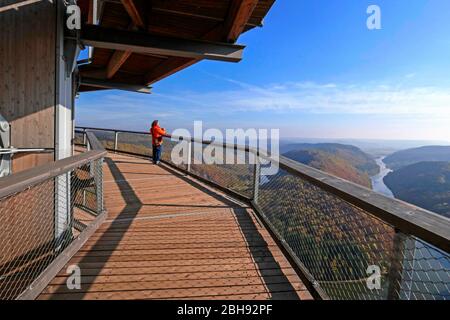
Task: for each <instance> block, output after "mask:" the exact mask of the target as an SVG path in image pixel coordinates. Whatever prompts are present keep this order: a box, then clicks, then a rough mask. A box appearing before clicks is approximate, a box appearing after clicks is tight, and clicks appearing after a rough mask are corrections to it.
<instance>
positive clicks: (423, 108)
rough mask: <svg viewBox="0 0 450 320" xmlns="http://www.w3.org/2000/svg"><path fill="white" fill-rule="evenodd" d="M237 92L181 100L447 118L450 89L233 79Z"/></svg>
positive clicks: (222, 106) (225, 106)
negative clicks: (268, 83) (263, 82)
mask: <svg viewBox="0 0 450 320" xmlns="http://www.w3.org/2000/svg"><path fill="white" fill-rule="evenodd" d="M227 81H230V82H231V81H232V82H233V83H234V84H236V85H237V86H238V88H237V89H231V90H221V91H212V92H206V93H200V92H199V93H195V92H189V93H185V94H184V95H183V98H182V99H179V100H183V99H185V100H186V101H189V102H190V103H192V102H194V104H198V105H202V106H205V105H207V106H208V107H209V108H210V109H211V110H210V111H214V110H228V111H229V112H236V111H271V110H272V111H285V112H289V111H301V112H305V113H317V114H320V113H328V114H330V113H332V114H380V115H391V114H397V115H411V114H415V115H433V116H441V115H450V88H438V87H402V86H395V87H392V86H389V85H384V84H377V85H371V86H361V85H342V84H335V83H326V84H318V83H314V82H299V83H293V82H290V83H284V84H276V85H273V86H266V87H262V86H255V85H250V84H246V83H242V82H238V81H234V80H227Z"/></svg>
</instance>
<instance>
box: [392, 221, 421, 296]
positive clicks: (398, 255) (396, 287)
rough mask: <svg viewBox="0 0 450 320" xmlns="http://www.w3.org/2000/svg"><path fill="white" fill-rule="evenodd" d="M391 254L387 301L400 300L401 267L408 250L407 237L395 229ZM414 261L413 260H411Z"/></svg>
mask: <svg viewBox="0 0 450 320" xmlns="http://www.w3.org/2000/svg"><path fill="white" fill-rule="evenodd" d="M392 241H393V246H392V253H391V258H390V266H389V274H388V281H389V286H388V292H387V299H388V300H400V298H401V297H400V294H401V289H402V282H403V280H404V279H403V265H404V263H405V261H404V260H405V253H406V251H407V250H408V248H407V244H406V242H407V241H408V239H407V236H406V235H405V234H403V233H402V232H401V231H400V230H398V229H395V234H394V238H393V240H392ZM413 259H414V258H413Z"/></svg>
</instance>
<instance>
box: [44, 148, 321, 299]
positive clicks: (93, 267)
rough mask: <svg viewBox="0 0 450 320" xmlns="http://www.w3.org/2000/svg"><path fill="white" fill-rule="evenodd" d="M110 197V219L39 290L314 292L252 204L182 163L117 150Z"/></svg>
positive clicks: (207, 294)
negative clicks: (75, 271) (76, 274)
mask: <svg viewBox="0 0 450 320" xmlns="http://www.w3.org/2000/svg"><path fill="white" fill-rule="evenodd" d="M104 202H105V207H106V208H107V211H108V217H107V218H106V220H105V222H104V223H103V224H102V225H101V226H100V227H99V229H98V230H97V231H96V232H95V233H94V234H93V235H92V236H91V237H90V238H89V240H88V241H87V242H86V244H85V245H84V246H83V247H82V248H81V249H80V250H79V251H78V252H77V253H76V254H75V255H74V256H73V257H72V259H71V260H70V261H69V263H67V265H66V266H65V267H64V268H63V269H62V270H61V272H60V273H59V274H58V275H57V276H56V277H55V278H54V279H53V280H52V281H51V282H50V284H49V285H48V286H47V287H46V288H45V290H44V291H43V292H42V293H41V295H40V296H39V299H248V300H253V299H311V298H312V297H311V295H310V294H309V292H308V291H307V289H306V288H305V286H304V285H303V283H302V281H301V280H300V279H299V277H298V276H297V275H296V273H295V271H294V270H293V269H292V267H291V265H290V263H289V262H288V261H287V259H286V258H285V257H284V255H283V253H282V252H281V251H280V249H279V248H278V246H277V245H276V244H275V242H274V240H273V239H272V238H271V236H270V235H269V233H268V232H267V230H266V229H265V228H264V227H263V226H262V225H261V223H260V222H259V221H258V219H257V218H256V216H255V214H254V212H253V210H252V209H251V208H250V207H249V206H248V205H246V204H245V203H242V202H240V201H239V200H236V199H234V198H233V197H230V196H228V195H226V194H224V193H222V192H220V191H218V190H215V189H214V188H211V187H209V186H207V185H205V184H203V183H201V182H198V181H196V180H195V179H193V178H191V177H188V176H186V175H185V174H183V173H182V172H179V171H177V170H174V169H171V168H169V167H168V166H166V165H160V166H156V165H154V164H152V163H151V161H150V160H149V159H145V158H142V157H141V158H138V157H130V156H124V155H117V154H113V153H109V154H108V156H107V158H106V159H105V164H104ZM69 265H78V266H79V267H80V269H81V275H82V277H81V279H82V283H81V289H79V290H70V289H68V288H67V286H66V281H67V278H68V277H69V276H70V275H68V274H66V269H67V267H68V266H69Z"/></svg>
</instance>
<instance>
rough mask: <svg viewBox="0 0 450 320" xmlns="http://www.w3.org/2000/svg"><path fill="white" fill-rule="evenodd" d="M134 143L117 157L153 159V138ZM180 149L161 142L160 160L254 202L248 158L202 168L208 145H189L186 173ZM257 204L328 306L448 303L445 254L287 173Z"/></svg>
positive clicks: (132, 137)
mask: <svg viewBox="0 0 450 320" xmlns="http://www.w3.org/2000/svg"><path fill="white" fill-rule="evenodd" d="M121 136H122V137H121ZM137 136H138V135H137V134H135V133H122V132H120V134H119V148H118V149H119V150H120V148H121V146H120V145H121V143H123V145H131V146H132V147H131V149H127V150H125V151H128V152H132V153H135V154H141V155H146V156H148V155H151V140H150V137H148V136H146V135H143V136H142V139H138V138H137ZM121 139H122V140H121ZM147 139H148V140H147ZM120 141H121V142H120ZM177 143H178V141H171V140H170V139H168V138H166V139H164V144H163V153H162V160H164V161H166V162H168V163H170V164H172V165H175V166H177V167H179V168H180V169H182V170H186V169H188V168H189V169H190V171H191V173H193V174H195V175H197V176H200V177H202V178H204V179H206V180H208V181H211V182H212V183H215V184H217V185H219V186H221V187H224V188H228V189H230V190H232V191H235V192H237V193H240V194H242V195H243V196H245V197H247V198H248V199H252V198H253V196H254V195H253V189H254V185H253V184H254V177H253V175H254V165H253V164H251V165H250V164H249V159H248V153H246V154H245V157H244V158H245V159H244V161H245V163H246V164H206V163H204V162H201V160H202V159H203V154H204V151H205V148H207V144H199V143H192V144H191V150H190V151H191V152H190V159H191V164H190V166H188V164H187V163H186V162H187V161H184V162H183V163H182V164H176V163H175V162H174V161H173V157H172V151H174V147H175V145H176V144H177ZM218 148H219V149H217V150H220V147H218ZM177 151H179V150H175V151H174V153H175V154H176V152H177ZM222 151H223V152H225V149H223V150H222ZM231 152H233V153H234V156H236V155H237V151H236V150H234V149H231ZM213 155H214V154H213ZM185 160H186V159H185ZM203 160H204V159H203ZM241 160H242V159H241ZM262 167H264V166H262ZM257 196H258V197H257V203H258V206H259V207H260V210H261V211H262V212H261V213H262V214H263V215H264V219H265V220H266V221H267V222H268V223H269V224H270V225H271V226H272V227H273V229H274V231H275V233H276V234H277V237H278V238H279V239H280V240H281V241H283V242H285V243H286V244H287V245H288V246H289V247H290V248H291V249H292V251H293V253H294V254H295V256H296V257H297V258H298V259H299V261H301V263H302V264H303V265H304V266H305V268H306V269H307V271H308V272H309V273H310V275H311V276H312V277H313V279H314V280H315V281H316V282H317V283H318V284H319V285H320V287H321V288H322V289H323V290H324V291H325V293H326V294H327V295H328V296H329V297H330V298H332V299H450V256H449V254H448V253H446V252H443V251H441V250H439V249H437V248H435V247H433V246H431V245H430V244H428V243H425V242H424V241H422V240H420V239H417V238H415V237H412V236H410V235H405V234H402V233H401V232H399V231H398V230H396V229H395V228H394V227H393V226H391V225H389V224H387V223H386V222H384V221H382V220H380V219H378V218H376V217H375V216H373V215H371V214H370V212H368V211H365V210H363V209H360V208H358V207H355V206H354V205H351V204H350V203H348V202H346V201H345V200H343V199H341V198H340V197H338V196H336V195H334V194H332V193H329V192H327V191H325V190H323V189H321V188H319V187H317V186H315V185H313V184H311V183H309V182H307V181H306V180H304V179H302V178H300V177H299V176H296V175H293V174H291V173H289V172H287V171H283V170H279V172H278V173H277V174H275V175H268V176H265V175H261V176H260V177H259V188H258V193H257ZM371 267H376V268H378V269H379V270H380V276H381V278H380V280H381V281H380V284H381V287H380V288H372V289H371V288H370V287H369V285H368V283H369V282H370V281H371V273H372V272H373V271H374V269H371V270H369V268H371Z"/></svg>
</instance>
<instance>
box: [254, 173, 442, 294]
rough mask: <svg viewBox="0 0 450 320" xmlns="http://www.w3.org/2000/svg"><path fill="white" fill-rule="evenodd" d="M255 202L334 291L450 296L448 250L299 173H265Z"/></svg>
mask: <svg viewBox="0 0 450 320" xmlns="http://www.w3.org/2000/svg"><path fill="white" fill-rule="evenodd" d="M258 205H259V206H260V208H261V210H262V212H263V214H264V216H265V218H266V219H267V221H269V223H270V224H271V225H272V227H273V228H274V230H275V232H276V233H277V235H278V237H279V238H280V239H282V240H284V241H285V242H286V243H287V244H288V246H289V247H290V248H291V249H292V250H293V252H294V253H295V255H296V256H297V257H298V259H299V260H300V261H301V262H302V263H303V264H304V266H305V267H306V269H307V270H308V271H309V273H310V274H311V275H312V277H313V278H314V279H315V280H316V281H317V282H318V283H319V285H320V286H321V288H322V289H323V290H324V291H325V292H326V293H327V294H328V296H329V297H330V298H332V299H365V300H367V299H450V290H449V286H450V278H449V272H450V257H449V255H448V254H446V253H444V252H441V251H439V250H438V249H436V248H434V247H432V246H431V245H429V244H426V243H424V242H422V241H420V240H418V239H415V238H413V237H410V236H406V235H404V234H401V233H399V232H396V230H395V229H394V228H393V227H392V226H390V225H388V224H386V223H385V222H383V221H381V220H379V219H377V218H376V217H374V216H372V215H371V214H370V213H369V212H367V211H364V210H362V209H360V208H357V207H355V206H353V205H351V204H349V203H348V202H346V201H344V200H342V199H340V198H339V197H337V196H335V195H333V194H331V193H329V192H327V191H324V190H323V189H320V188H319V187H316V186H314V185H312V184H311V183H309V182H307V181H305V180H303V179H301V178H299V177H297V176H294V175H291V174H290V173H288V172H286V171H283V170H280V171H279V172H278V173H277V174H276V175H273V176H264V177H262V178H261V180H260V185H259V194H258ZM371 266H376V268H379V270H380V272H381V287H380V288H374V287H372V289H370V287H371V286H369V285H368V282H371V279H370V275H371V274H372V272H371V271H369V270H368V268H369V267H371Z"/></svg>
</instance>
